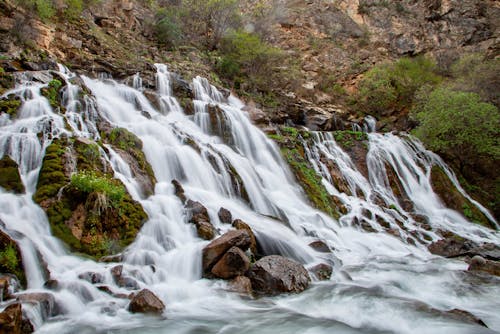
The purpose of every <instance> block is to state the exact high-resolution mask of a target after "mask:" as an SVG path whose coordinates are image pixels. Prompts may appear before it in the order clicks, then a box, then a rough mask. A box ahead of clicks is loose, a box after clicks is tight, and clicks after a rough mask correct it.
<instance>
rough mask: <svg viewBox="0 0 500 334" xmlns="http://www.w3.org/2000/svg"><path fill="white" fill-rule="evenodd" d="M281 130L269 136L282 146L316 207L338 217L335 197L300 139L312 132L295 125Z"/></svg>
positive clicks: (282, 152) (288, 160) (283, 154)
mask: <svg viewBox="0 0 500 334" xmlns="http://www.w3.org/2000/svg"><path fill="white" fill-rule="evenodd" d="M280 130H281V133H279V134H278V133H277V134H269V135H268V137H269V138H271V139H273V140H274V141H276V142H277V143H278V145H279V146H280V148H281V154H282V156H283V157H284V158H285V160H286V161H287V162H288V164H289V166H290V167H291V170H292V172H293V173H294V175H295V177H296V178H297V181H298V182H299V184H300V185H301V187H302V188H303V189H304V192H305V193H306V195H307V197H308V198H309V200H310V201H311V203H312V204H313V206H314V207H316V208H317V209H319V210H321V211H323V212H325V213H327V214H328V215H330V216H332V217H334V218H335V219H338V218H339V217H340V213H339V207H338V205H337V203H336V202H335V199H334V198H333V196H331V195H330V194H329V193H328V191H327V190H326V188H325V186H324V185H323V184H322V182H321V176H320V175H318V174H317V173H316V172H315V170H314V169H313V168H312V166H311V164H310V163H309V161H308V160H307V159H306V157H305V152H304V148H303V146H302V143H301V141H300V139H301V138H302V139H307V138H309V137H310V134H309V133H308V132H307V131H302V130H298V129H296V128H293V127H282V128H281V129H280Z"/></svg>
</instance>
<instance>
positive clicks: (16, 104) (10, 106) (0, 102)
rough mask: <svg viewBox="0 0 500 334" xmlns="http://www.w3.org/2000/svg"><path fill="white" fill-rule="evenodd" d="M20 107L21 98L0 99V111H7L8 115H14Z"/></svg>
mask: <svg viewBox="0 0 500 334" xmlns="http://www.w3.org/2000/svg"><path fill="white" fill-rule="evenodd" d="M20 107H21V100H19V99H18V98H10V99H9V98H7V99H0V113H7V114H8V115H10V117H11V118H12V117H14V116H15V115H16V114H17V111H18V110H19V108H20Z"/></svg>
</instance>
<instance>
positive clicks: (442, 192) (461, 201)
mask: <svg viewBox="0 0 500 334" xmlns="http://www.w3.org/2000/svg"><path fill="white" fill-rule="evenodd" d="M431 184H432V188H433V189H434V191H435V192H436V193H437V194H438V195H439V197H440V198H441V199H442V200H443V202H444V204H445V205H446V206H447V207H449V208H452V209H454V210H456V211H458V212H460V213H462V214H463V215H464V217H466V218H467V219H468V220H469V221H471V222H473V223H475V224H479V225H483V226H486V227H489V228H493V229H496V227H495V225H494V224H493V223H492V222H490V221H489V220H488V218H487V217H486V216H485V215H484V214H483V213H482V212H481V211H480V210H479V209H478V208H477V207H476V206H475V205H474V204H472V203H471V201H469V200H468V199H467V198H465V197H464V196H463V195H462V194H460V192H459V191H458V189H457V188H456V187H455V186H454V185H453V183H452V182H451V181H450V179H449V178H448V176H447V175H446V173H445V172H444V171H443V169H442V168H441V167H439V166H433V167H432V170H431Z"/></svg>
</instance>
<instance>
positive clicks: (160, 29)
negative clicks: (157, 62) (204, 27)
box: [154, 8, 183, 48]
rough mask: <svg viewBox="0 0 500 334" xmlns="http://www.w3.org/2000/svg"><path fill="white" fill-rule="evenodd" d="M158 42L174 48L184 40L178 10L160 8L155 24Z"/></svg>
mask: <svg viewBox="0 0 500 334" xmlns="http://www.w3.org/2000/svg"><path fill="white" fill-rule="evenodd" d="M154 29H155V34H156V38H157V40H158V42H159V43H160V44H163V45H165V46H167V47H169V48H174V47H176V46H178V45H179V44H180V42H181V41H182V37H183V36H182V35H183V33H182V24H181V18H180V16H179V12H178V11H174V10H172V9H167V8H160V9H159V10H158V12H157V14H156V23H155V25H154Z"/></svg>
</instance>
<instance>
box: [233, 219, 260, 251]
mask: <svg viewBox="0 0 500 334" xmlns="http://www.w3.org/2000/svg"><path fill="white" fill-rule="evenodd" d="M233 227H234V228H236V229H237V230H245V231H247V232H248V235H249V236H250V251H251V252H252V254H253V255H257V249H258V247H257V238H255V234H254V233H253V231H252V228H251V227H250V226H249V225H248V224H247V223H245V222H244V221H243V220H241V219H235V220H234V222H233Z"/></svg>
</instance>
